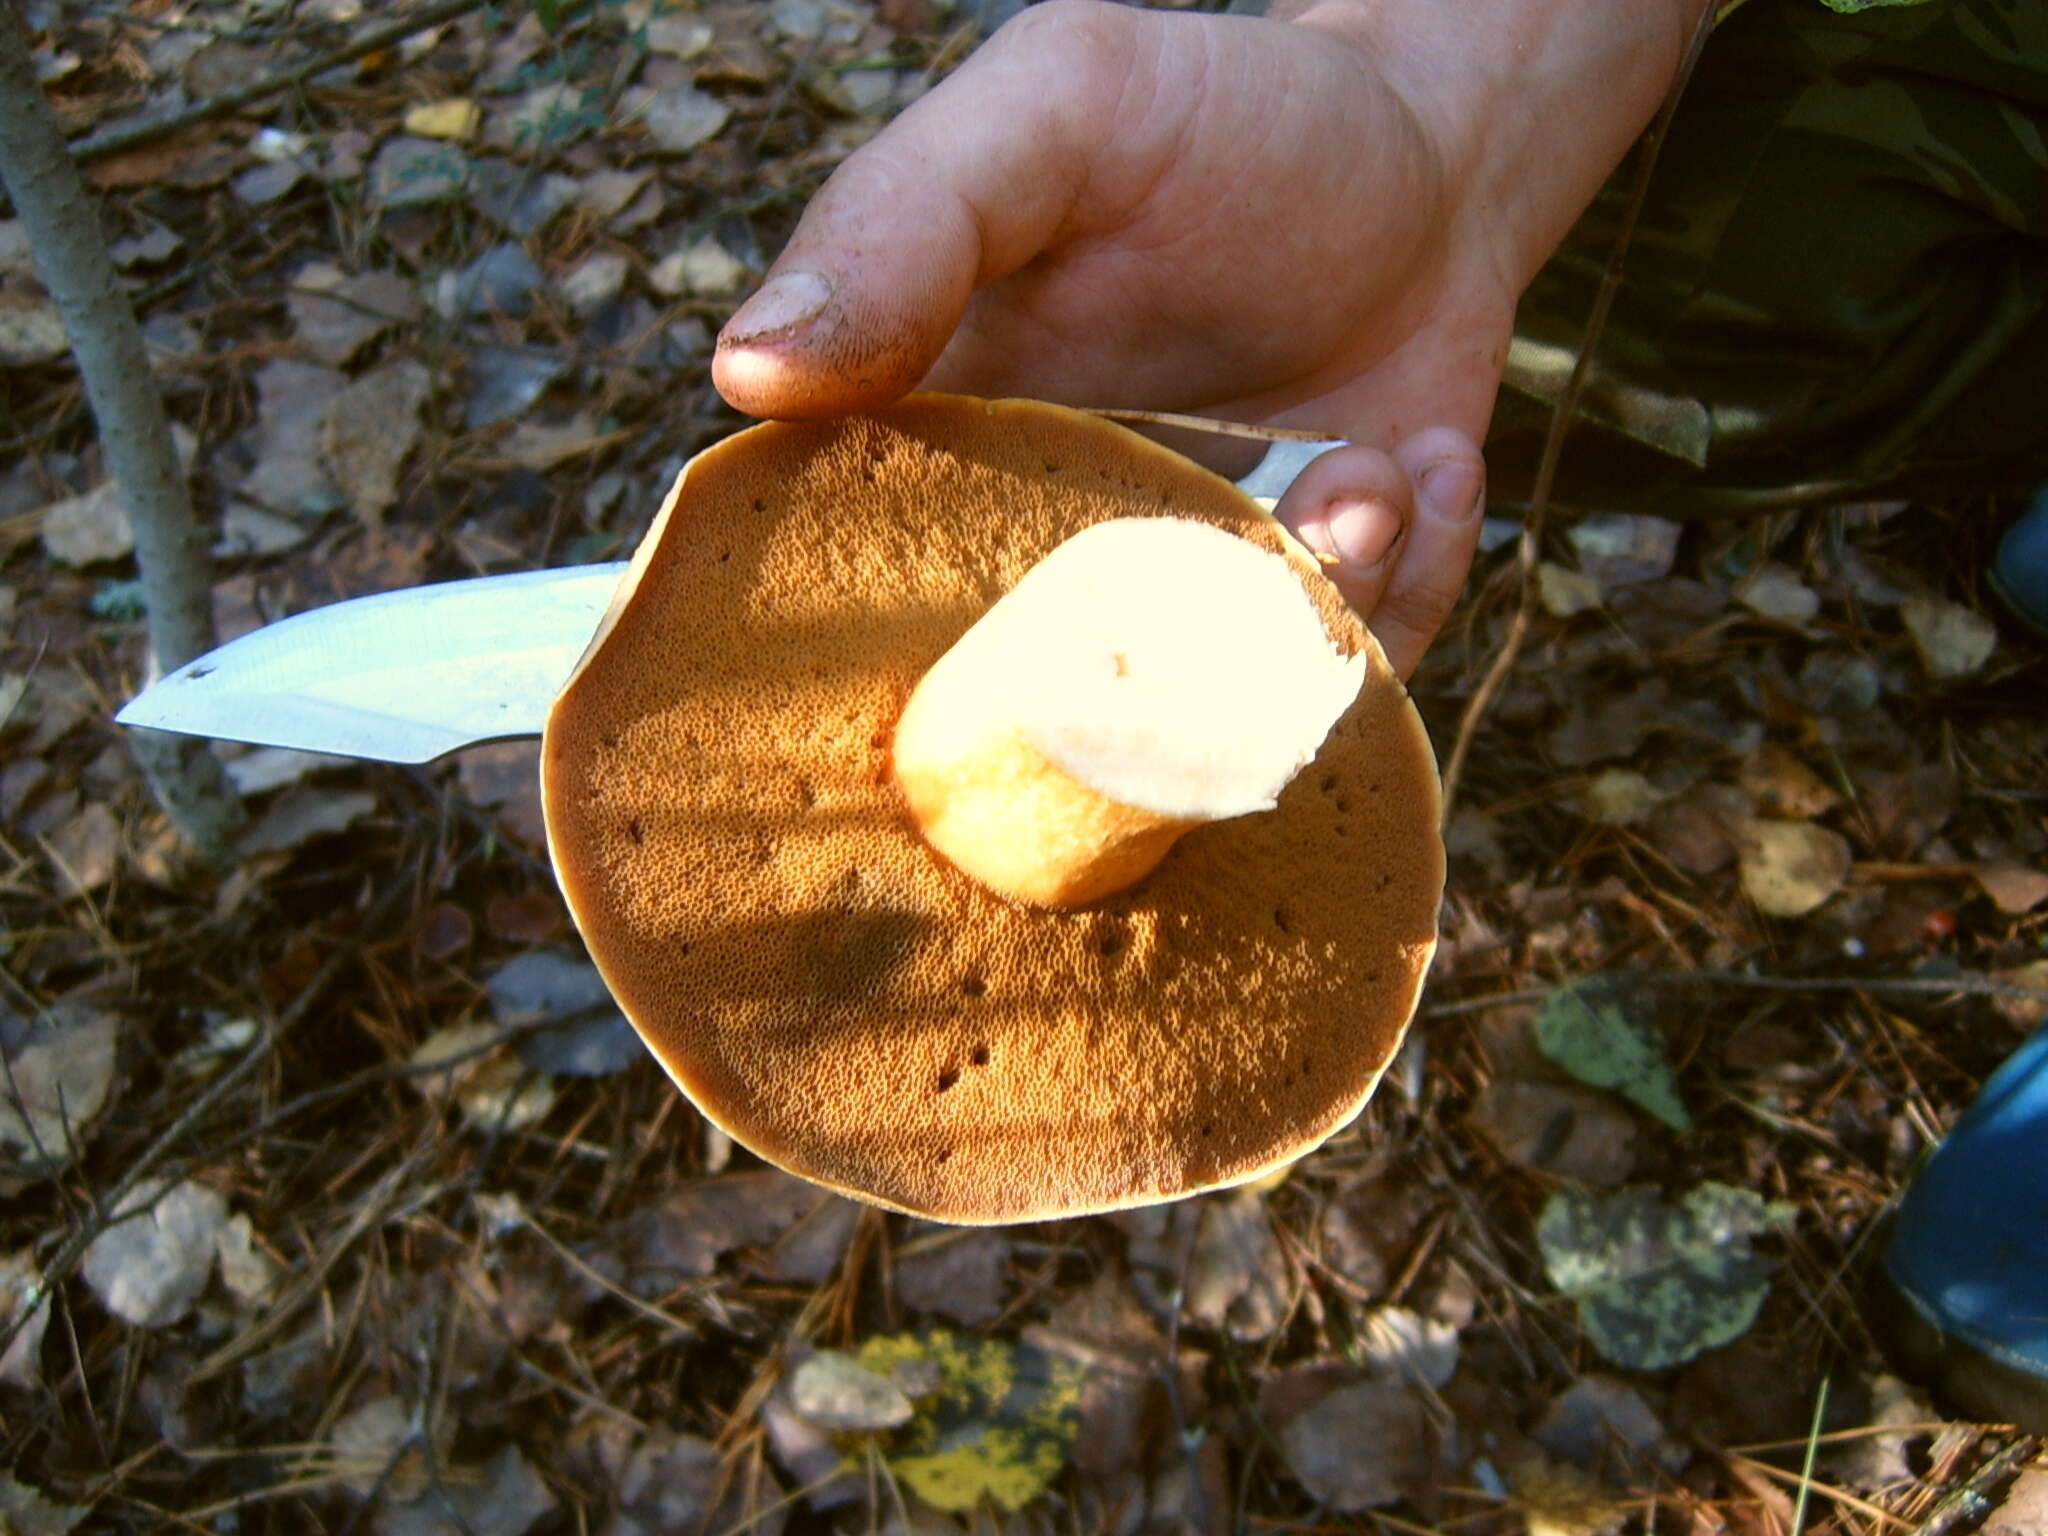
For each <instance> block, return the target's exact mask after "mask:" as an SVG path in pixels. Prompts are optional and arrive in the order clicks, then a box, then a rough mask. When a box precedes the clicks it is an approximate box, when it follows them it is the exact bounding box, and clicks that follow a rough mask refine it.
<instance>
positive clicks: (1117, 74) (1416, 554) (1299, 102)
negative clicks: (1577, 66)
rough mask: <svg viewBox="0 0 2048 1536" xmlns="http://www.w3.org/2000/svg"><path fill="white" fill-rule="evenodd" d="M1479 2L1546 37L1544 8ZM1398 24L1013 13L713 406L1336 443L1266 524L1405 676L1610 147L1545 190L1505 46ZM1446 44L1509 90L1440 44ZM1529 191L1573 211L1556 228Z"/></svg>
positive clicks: (871, 168)
mask: <svg viewBox="0 0 2048 1536" xmlns="http://www.w3.org/2000/svg"><path fill="white" fill-rule="evenodd" d="M1573 3H1575V4H1576V3H1578V0H1573ZM1637 3H1639V0H1599V4H1596V5H1592V6H1590V7H1587V8H1590V9H1595V10H1597V9H1600V8H1602V6H1605V5H1624V4H1637ZM1656 3H1657V4H1661V5H1665V6H1667V7H1668V6H1669V5H1671V4H1674V3H1676V4H1683V3H1688V0H1656ZM1487 4H1488V5H1490V6H1492V7H1495V8H1500V7H1506V8H1507V9H1509V10H1514V9H1515V8H1517V7H1520V8H1521V9H1524V10H1532V11H1539V12H1542V13H1544V20H1545V21H1546V24H1548V21H1549V13H1550V12H1551V11H1553V10H1559V9H1563V8H1564V6H1563V0H1487ZM1484 8H1486V7H1484V6H1482V7H1481V9H1484ZM1399 9H1400V7H1399V6H1398V5H1396V6H1392V7H1389V6H1388V5H1385V4H1380V5H1374V6H1370V7H1365V6H1356V5H1354V4H1353V3H1352V0H1333V3H1331V4H1326V5H1323V6H1320V7H1317V8H1315V9H1313V10H1310V11H1308V12H1305V13H1303V14H1301V15H1300V16H1299V17H1298V18H1297V19H1296V20H1295V21H1294V22H1292V23H1289V22H1283V21H1279V20H1253V19H1249V18H1241V17H1229V16H1187V15H1168V14H1160V13H1154V12H1146V11H1139V10H1132V9H1128V8H1124V7H1120V6H1110V5H1100V4H1094V3H1091V0H1053V3H1049V4H1045V5H1039V6H1035V7H1033V8H1032V9H1030V10H1028V11H1026V12H1025V13H1024V14H1023V15H1021V16H1020V17H1018V18H1017V19H1016V20H1015V21H1013V22H1011V23H1010V24H1009V25H1008V26H1006V27H1004V28H1003V29H1002V30H1001V31H999V32H998V33H997V34H996V36H995V37H994V38H992V39H991V40H990V41H989V43H988V44H987V45H986V46H985V47H984V48H982V49H981V50H980V51H979V52H977V53H976V54H975V55H974V56H973V57H972V58H971V59H970V60H969V61H968V62H967V64H966V65H964V66H963V67H962V68H961V69H960V70H959V71H957V72H956V73H955V74H954V75H953V76H952V77H951V78H949V79H948V80H947V81H946V82H945V83H944V84H942V85H941V86H939V87H938V88H937V89H935V90H934V91H932V92H931V93H930V94H929V95H927V96H926V97H925V98H924V99H923V100H922V101H920V102H918V103H917V104H916V105H915V106H913V107H912V108H911V109H910V110H908V111H907V112H905V113H904V114H903V115H902V116H901V117H900V118H898V119H897V120H896V121H895V122H894V123H892V124H891V125H890V126H889V127H888V128H887V129H886V130H885V131H884V132H882V133H881V134H880V135H878V136H877V137H876V138H875V139H874V140H873V141H872V142H871V143H869V144H868V145H867V146H865V147H864V148H863V149H861V150H860V151H859V152H857V153H856V154H854V155H853V156H851V157H850V158H849V159H848V160H847V161H846V163H845V164H844V165H843V166H841V167H840V169H839V171H838V172H837V173H836V174H835V175H834V176H833V177H832V179H831V180H830V181H829V182H828V183H827V184H826V186H825V187H824V188H823V189H822V190H821V191H820V192H819V194H818V195H817V197H816V198H815V199H814V200H813V201H812V203H811V205H810V207H809V208H808V209H807V210H806V212H805V214H804V217H803V220H802V222H801V223H800V224H799V226H798V228H797V230H796V233H795V234H794V235H793V236H792V238H791V240H790V243H789V245H788V247H787V248H786V249H785V250H784V252H783V253H782V255H781V257H780V258H779V259H778V260H777V262H776V264H775V267H774V269H773V270H772V272H771V273H770V275H769V280H768V282H767V283H766V284H765V285H764V286H763V288H762V290H761V291H760V292H759V293H758V294H756V295H755V297H754V298H753V299H752V300H751V301H750V302H749V303H748V304H747V305H745V306H744V307H743V308H742V309H741V310H740V311H739V312H738V313H737V314H736V315H734V317H733V319H732V320H731V322H730V323H728V325H727V326H726V328H725V331H724V333H723V335H722V336H721V337H720V340H719V351H718V355H717V358H716V361H715V363H714V378H715V379H716V381H717V383H718V387H719V389H720V390H721V391H722V392H723V393H724V394H725V396H726V398H727V399H728V400H730V401H731V402H732V403H733V404H734V405H736V406H738V407H739V408H740V409H742V410H746V411H750V412H752V413H754V414H757V415H764V416H782V417H791V416H819V415H831V414H837V413H839V412H843V411H848V410H855V409H859V408H861V407H864V406H872V405H876V404H880V403H883V402H885V401H887V400H890V399H893V398H895V397H896V396H897V395H899V394H901V393H903V392H904V391H905V390H908V389H910V388H913V387H916V386H918V385H919V384H922V385H924V386H926V387H929V388H936V389H954V390H962V391H966V392H970V393H977V394H1018V395H1031V396H1036V397H1038V398H1042V399H1050V400H1061V401H1067V402H1070V403H1075V404H1085V405H1121V406H1144V407H1149V408H1154V409H1165V410H1176V411H1198V412H1201V413H1204V414H1208V415H1213V416H1221V417H1226V418H1230V419H1234V420H1240V421H1253V422H1265V423H1271V424H1275V425H1283V426H1300V427H1310V428H1313V429H1315V430H1317V431H1319V432H1324V433H1327V434H1329V435H1332V436H1341V437H1345V438H1347V439H1349V440H1350V441H1351V442H1352V443H1354V444H1356V445H1357V446H1355V447H1352V448H1349V449H1345V450H1342V451H1341V452H1337V453H1332V454H1329V455H1326V456H1325V457H1324V458H1323V459H1321V460H1319V461H1317V463H1315V464H1314V465H1312V466H1311V467H1310V469H1309V471H1308V472H1307V473H1305V474H1303V475H1302V477H1301V478H1300V479H1299V480H1298V481H1297V482H1296V484H1295V485H1294V487H1293V488H1292V489H1291V490H1290V491H1289V493H1288V495H1287V497H1286V498H1285V500H1283V502H1282V503H1281V507H1280V515H1281V517H1282V519H1283V521H1285V522H1287V523H1288V524H1289V526H1290V527H1292V528H1294V529H1295V530H1296V532H1297V534H1298V535H1299V536H1300V537H1301V538H1302V540H1303V541H1304V542H1305V543H1306V544H1308V545H1309V547H1310V548H1312V549H1315V550H1317V551H1318V552H1321V553H1326V554H1332V555H1335V556H1337V557H1338V563H1337V564H1335V565H1334V566H1332V567H1331V568H1330V570H1331V574H1332V576H1333V577H1334V578H1335V579H1336V580H1337V581H1338V582H1339V584H1340V586H1341V587H1342V589H1343V590H1344V592H1345V594H1346V596H1347V598H1349V600H1350V601H1351V602H1352V603H1353V605H1354V606H1355V607H1356V608H1357V609H1358V610H1359V612H1360V613H1361V614H1362V615H1363V616H1365V617H1366V618H1367V620H1368V621H1369V622H1370V624H1371V626H1372V628H1373V630H1374V632H1375V633H1376V634H1377V635H1378V636H1379V638H1380V640H1381V643H1382V644H1383V645H1384V646H1385V647H1386V649H1387V652H1388V655H1389V657H1390V659H1391V660H1392V661H1393V663H1394V665H1395V667H1396V668H1397V669H1398V670H1399V671H1400V672H1401V673H1402V674H1403V675H1406V674H1407V673H1408V672H1409V671H1411V670H1412V669H1413V667H1414V666H1415V664H1416V662H1417V661H1418V660H1419V659H1420V657H1421V655H1422V653H1423V651H1424V649H1425V648H1426V647H1427V646H1428V644H1429V642H1430V640H1431V639H1432V638H1433V637H1434V635H1435V633H1436V631H1437V629H1438V628H1439V626H1440V625H1441V624H1442V623H1443V620H1444V618H1445V617H1446V616H1447V614H1448V613H1449V611H1450V608H1451V605H1452V604H1453V603H1454V602H1455V600H1456V597H1457V594H1458V591H1459V589H1460V587H1461V586H1462V584H1463V581H1464V577H1465V572H1466V570H1467V569H1468V567H1469V565H1470V563H1471V558H1472V551H1473V547H1474V544H1475V541H1476V539H1477V535H1478V528H1479V521H1480V518H1479V503H1480V499H1481V485H1482V478H1483V469H1482V465H1481V461H1480V457H1479V451H1478V448H1477V446H1476V444H1477V442H1478V440H1479V439H1480V438H1481V437H1482V436H1483V434H1484V430H1485V426H1486V421H1487V417H1488V415H1489V413H1490V411H1491V408H1492V402H1493V394H1494V391H1495V389H1496V387H1497V385H1498V382H1499V377H1500V368H1501V365H1502V362H1503V360H1504V358H1505V355H1506V346H1507V340H1508V335H1509V329H1510V326H1511V324H1512V320H1513V315H1514V303H1515V299H1516V296H1517V295H1518V293H1519V292H1520V288H1521V285H1522V284H1523V283H1524V282H1525V281H1526V280H1527V277H1528V276H1529V274H1530V272H1532V271H1533V270H1534V268H1533V265H1532V264H1531V255H1530V252H1531V250H1532V248H1533V247H1535V246H1536V245H1539V244H1540V245H1541V247H1542V250H1543V251H1547V250H1548V248H1549V243H1550V242H1554V241H1555V240H1556V239H1557V238H1558V237H1560V236H1561V235H1562V233H1563V231H1564V229H1565V228H1566V227H1568V224H1569V221H1570V218H1571V216H1572V215H1573V214H1575V213H1576V212H1577V208H1578V206H1579V205H1580V204H1582V203H1583V202H1584V201H1585V199H1586V198H1589V197H1590V196H1591V193H1592V191H1593V190H1594V188H1595V187H1597V185H1598V181H1599V176H1600V175H1601V174H1604V172H1605V169H1606V168H1607V166H1608V165H1611V164H1612V161H1613V159H1614V158H1615V157H1617V156H1618V155H1619V154H1620V152H1621V149H1622V148H1623V147H1625V146H1626V143H1627V142H1628V137H1629V136H1630V135H1632V134H1633V132H1634V129H1635V127H1636V126H1639V123H1632V124H1630V125H1629V126H1628V128H1627V130H1626V132H1625V133H1622V134H1620V135H1617V134H1616V133H1613V132H1608V133H1606V135H1605V138H1606V139H1608V140H1613V141H1614V142H1613V146H1612V152H1611V153H1605V151H1604V150H1603V151H1602V154H1600V155H1596V156H1595V157H1594V158H1596V159H1601V160H1602V163H1601V164H1600V165H1599V166H1598V167H1597V169H1596V170H1594V171H1592V172H1591V173H1583V172H1582V173H1580V174H1577V175H1576V176H1563V175H1560V174H1559V173H1558V170H1557V163H1559V162H1566V161H1570V160H1572V159H1573V156H1571V155H1569V154H1562V153H1552V154H1550V155H1549V156H1548V159H1547V162H1541V161H1539V162H1537V164H1536V165H1535V167H1534V168H1533V169H1532V168H1530V162H1531V161H1532V159H1533V158H1534V157H1533V156H1532V147H1531V146H1530V145H1528V144H1527V143H1526V142H1520V141H1518V137H1517V133H1516V130H1518V129H1521V128H1525V127H1526V126H1527V125H1526V122H1525V121H1524V120H1525V119H1527V118H1528V117H1529V115H1530V114H1531V112H1532V111H1534V108H1533V107H1532V106H1531V105H1530V102H1529V100H1528V97H1529V95H1530V91H1529V85H1528V80H1527V78H1526V72H1527V69H1528V60H1529V54H1528V51H1527V50H1526V49H1522V50H1520V51H1519V52H1515V51H1513V45H1514V44H1515V43H1516V42H1517V41H1518V40H1521V41H1526V39H1524V38H1522V36H1521V34H1520V33H1516V32H1515V30H1514V28H1512V27H1500V28H1496V29H1495V30H1494V31H1493V32H1491V33H1489V32H1488V31H1487V28H1486V25H1485V23H1486V18H1484V17H1472V16H1466V15H1464V14H1463V13H1462V12H1459V13H1455V14H1454V13H1451V12H1447V11H1445V10H1444V8H1442V7H1441V6H1440V5H1439V4H1438V0H1417V4H1416V5H1415V6H1413V7H1411V9H1415V10H1417V11H1418V12H1419V13H1424V14H1427V13H1436V14H1438V15H1439V16H1440V17H1447V18H1448V19H1447V20H1443V19H1439V20H1438V21H1437V22H1436V23H1435V25H1436V26H1437V27H1438V28H1439V30H1443V29H1445V28H1448V29H1449V31H1450V32H1451V34H1452V37H1451V40H1450V41H1448V42H1442V40H1439V41H1440V42H1442V47H1441V49H1440V50H1438V51H1434V52H1433V51H1432V50H1431V48H1429V47H1425V46H1418V39H1417V38H1415V37H1412V36H1406V35H1400V34H1399V33H1398V30H1397V31H1396V33H1395V34H1391V40H1392V41H1395V42H1399V43H1400V44H1401V45H1402V46H1401V47H1400V48H1399V49H1398V50H1395V49H1388V48H1384V47H1382V46H1380V45H1381V44H1383V43H1386V42H1388V41H1389V40H1390V37H1388V36H1380V35H1378V34H1376V33H1374V32H1373V31H1372V26H1373V25H1380V22H1379V18H1380V16H1381V14H1382V13H1383V12H1389V11H1398V10H1399ZM1368 24H1371V25H1368ZM1468 29H1469V30H1470V31H1471V32H1473V33H1474V34H1476V35H1479V36H1481V37H1484V38H1485V39H1486V47H1488V48H1500V47H1503V46H1506V47H1508V48H1509V49H1510V52H1511V56H1512V58H1513V60H1514V64H1515V66H1516V70H1517V71H1519V72H1520V73H1512V72H1511V73H1510V74H1508V75H1501V74H1500V73H1499V72H1498V71H1496V70H1493V69H1492V66H1491V62H1490V55H1488V54H1486V52H1485V50H1484V49H1481V48H1477V47H1475V48H1474V49H1473V51H1471V52H1469V53H1468V52H1465V51H1463V50H1465V49H1466V47H1467V45H1466V44H1465V43H1464V41H1463V37H1464V34H1465V32H1466V31H1467V30H1468ZM1667 30H1668V29H1667ZM1545 40H1546V41H1552V40H1550V39H1549V38H1548V37H1547V34H1546V39H1545ZM1553 51H1555V49H1553ZM1397 56H1398V58H1399V59H1400V60H1401V61H1402V63H1401V65H1400V67H1399V68H1395V67H1393V66H1392V65H1391V64H1389V62H1388V61H1389V60H1390V59H1393V58H1395V57H1397ZM1546 57H1547V55H1546ZM1446 61H1448V63H1447V62H1446ZM1675 62H1676V61H1675V58H1674V59H1672V60H1671V63H1672V64H1673V65H1674V66H1675ZM1590 63H1592V64H1593V65H1597V63H1598V60H1597V59H1596V60H1593V61H1590ZM1468 65H1469V68H1467V66H1468ZM1459 69H1463V70H1464V71H1465V73H1464V74H1457V73H1456V71H1457V70H1459ZM1447 71H1450V72H1451V73H1450V78H1449V81H1448V83H1446V79H1445V78H1444V77H1445V75H1446V72H1447ZM1538 83H1539V84H1542V85H1544V86H1546V87H1552V86H1555V84H1556V83H1557V82H1555V81H1553V80H1548V79H1545V80H1541V81H1539V82H1538ZM1615 94H1616V93H1615V92H1613V91H1612V90H1610V91H1609V92H1608V93H1607V94H1606V96H1604V97H1602V98H1600V99H1601V100H1602V101H1605V102H1608V103H1610V104H1611V103H1612V100H1613V98H1614V96H1615ZM1638 94H1641V93H1638ZM1447 101H1448V105H1447V104H1446V102H1447ZM1654 104H1655V98H1654V96H1652V97H1650V98H1648V105H1647V106H1645V107H1643V109H1642V111H1641V113H1640V116H1647V113H1648V110H1649V108H1650V107H1653V106H1654ZM1625 105H1628V107H1629V110H1631V111H1633V104H1632V103H1627V104H1625ZM1589 116H1590V117H1592V118H1595V119H1597V118H1599V117H1600V111H1599V110H1598V109H1584V108H1582V110H1581V113H1580V117H1581V119H1584V118H1586V117H1589ZM1592 137H1594V138H1596V139H1598V138H1600V137H1601V136H1600V135H1598V134H1595V135H1592ZM1520 170H1527V171H1528V174H1527V175H1521V176H1518V175H1517V172H1518V171H1520ZM1553 184H1555V186H1556V188H1557V191H1558V193H1561V194H1562V196H1563V197H1564V198H1565V199H1567V200H1575V201H1573V202H1572V206H1571V207H1570V208H1569V209H1567V210H1565V211H1564V212H1562V213H1559V212H1558V211H1557V209H1556V208H1555V207H1554V206H1553V205H1554V204H1556V203H1557V202H1558V201H1559V196H1558V195H1555V194H1553V193H1550V192H1547V191H1544V190H1542V189H1546V188H1550V187H1552V186H1553ZM1532 186H1533V187H1535V188H1537V189H1538V190H1535V191H1532V190H1531V188H1532ZM1509 215H1513V216H1512V217H1510V216H1509ZM1532 229H1538V230H1539V232H1538V233H1535V234H1532ZM1546 235H1547V238H1546ZM1534 259H1535V260H1537V261H1540V259H1541V256H1540V254H1537V255H1536V256H1535V257H1534Z"/></svg>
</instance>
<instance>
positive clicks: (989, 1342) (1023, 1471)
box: [849, 1329, 1082, 1512]
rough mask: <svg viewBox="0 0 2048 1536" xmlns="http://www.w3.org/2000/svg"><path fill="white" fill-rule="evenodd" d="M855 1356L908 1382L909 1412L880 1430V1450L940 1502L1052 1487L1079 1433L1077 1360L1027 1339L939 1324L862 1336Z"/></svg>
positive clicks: (1013, 1501) (969, 1501)
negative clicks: (890, 1428) (973, 1335)
mask: <svg viewBox="0 0 2048 1536" xmlns="http://www.w3.org/2000/svg"><path fill="white" fill-rule="evenodd" d="M855 1358H856V1359H857V1360H858V1361H859V1362H860V1364H861V1365H863V1366H865V1367H866V1368H867V1369H868V1370H870V1371H873V1372H875V1373H876V1374H878V1375H882V1376H889V1377H893V1378H894V1379H895V1380H896V1381H898V1382H899V1383H903V1382H909V1383H912V1384H913V1385H910V1386H906V1387H905V1390H906V1391H907V1392H909V1395H910V1398H911V1400H912V1403H913V1404H914V1406H915V1408H916V1415H915V1417H913V1418H912V1419H911V1421H910V1422H909V1423H908V1424H906V1425H904V1426H903V1427H902V1428H901V1429H899V1430H896V1431H895V1432H894V1433H892V1434H890V1435H888V1436H886V1437H883V1438H882V1440H881V1449H882V1457H883V1460H885V1461H886V1462H888V1464H889V1469H890V1470H891V1471H892V1472H894V1473H895V1474H896V1476H897V1477H899V1478H901V1479H902V1480H903V1481H904V1482H905V1483H907V1484H908V1485H909V1486H910V1488H911V1489H912V1490H913V1491H914V1492H915V1493H916V1494H917V1496H918V1497H919V1498H921V1499H923V1500H924V1501H925V1502H926V1503H927V1504H930V1505H932V1506H934V1507H935V1508H938V1509H944V1510H951V1511H956V1512H958V1511H963V1510H970V1509H973V1508H974V1507H975V1506H977V1505H978V1504H980V1503H981V1501H982V1499H983V1498H989V1499H993V1500H994V1501H995V1502H996V1503H997V1504H1000V1505H1001V1506H1002V1507H1003V1508H1005V1509H1021V1508H1023V1506H1024V1505H1026V1504H1028V1503H1029V1502H1030V1501H1031V1500H1033V1499H1035V1498H1037V1497H1038V1496H1039V1495H1040V1494H1042V1493H1044V1492H1045V1491H1046V1489H1048V1488H1049V1487H1051V1486H1052V1482H1053V1479H1054V1478H1056V1477H1058V1476H1059V1474H1060V1469H1061V1468H1062V1467H1064V1466H1065V1465H1066V1463H1067V1455H1068V1453H1069V1452H1070V1451H1071V1450H1072V1449H1073V1445H1074V1439H1075V1436H1076V1435H1077V1434H1079V1432H1080V1427H1081V1408H1080V1403H1081V1376H1082V1370H1081V1367H1080V1366H1079V1365H1078V1364H1076V1363H1075V1362H1074V1361H1071V1360H1067V1359H1064V1358H1062V1357H1059V1356H1055V1355H1049V1354H1047V1353H1046V1352H1045V1351H1043V1350H1040V1349H1036V1348H1033V1347H1032V1346H1031V1345H1029V1344H1012V1343H1009V1342H1007V1341H1005V1340H1003V1339H963V1338H961V1337H959V1336H957V1335H955V1334H952V1333H949V1332H947V1331H945V1330H943V1329H941V1330H936V1331H934V1332H932V1333H927V1334H886V1335H883V1336H880V1337H878V1338H872V1339H869V1340H868V1341H867V1342H866V1343H865V1344H863V1345H862V1346H861V1348H860V1351H859V1353H858V1355H857V1356H856V1357H855ZM919 1378H922V1379H923V1382H924V1384H925V1390H922V1391H920V1390H917V1389H916V1385H915V1384H916V1383H917V1382H918V1380H919ZM858 1467H859V1461H858V1458H857V1457H856V1458H849V1469H850V1470H858Z"/></svg>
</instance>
